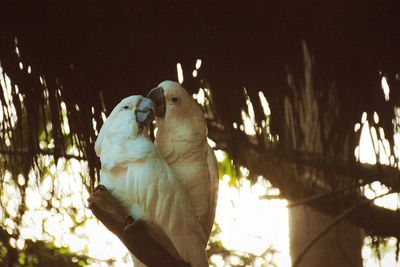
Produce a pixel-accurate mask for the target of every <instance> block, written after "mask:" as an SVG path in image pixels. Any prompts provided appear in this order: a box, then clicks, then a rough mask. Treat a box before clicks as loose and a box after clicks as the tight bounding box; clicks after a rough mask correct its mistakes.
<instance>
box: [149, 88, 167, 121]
mask: <svg viewBox="0 0 400 267" xmlns="http://www.w3.org/2000/svg"><path fill="white" fill-rule="evenodd" d="M147 97H148V98H150V99H151V100H153V101H154V103H155V105H156V112H155V113H156V114H155V115H156V116H157V117H163V116H164V115H165V111H166V110H165V109H166V107H165V96H164V88H162V87H156V88H153V89H151V90H150V92H149V93H148V94H147Z"/></svg>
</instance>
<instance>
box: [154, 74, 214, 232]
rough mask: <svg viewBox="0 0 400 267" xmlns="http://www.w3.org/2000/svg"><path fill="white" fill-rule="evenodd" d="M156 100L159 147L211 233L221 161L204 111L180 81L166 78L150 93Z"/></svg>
mask: <svg viewBox="0 0 400 267" xmlns="http://www.w3.org/2000/svg"><path fill="white" fill-rule="evenodd" d="M147 96H148V97H149V98H150V99H152V100H153V101H154V102H155V104H156V114H155V115H156V126H157V134H156V138H155V144H156V147H157V148H158V149H159V150H160V152H161V154H162V155H163V157H164V159H165V160H166V161H167V163H168V164H169V166H170V167H171V169H172V171H173V173H174V174H175V176H176V177H177V178H178V179H179V180H180V181H181V183H182V185H183V187H184V188H185V190H186V192H187V194H188V196H189V199H190V203H191V205H192V207H193V209H194V212H195V213H196V216H197V217H198V219H199V220H200V223H201V226H202V227H203V230H204V233H205V234H206V236H207V238H209V237H210V234H211V230H212V226H213V223H214V218H215V209H216V204H217V196H218V182H219V180H218V165H217V160H216V158H215V155H214V151H213V149H212V148H211V147H210V146H209V145H208V142H207V124H206V120H205V117H204V114H203V111H202V109H201V107H200V106H199V104H198V103H197V102H195V100H194V99H193V98H192V96H191V95H190V94H189V93H188V92H187V91H186V90H185V89H184V88H183V87H182V86H181V85H180V84H179V83H177V82H173V81H163V82H162V83H160V84H159V85H158V87H156V88H154V89H152V90H151V91H150V92H149V93H148V95H147Z"/></svg>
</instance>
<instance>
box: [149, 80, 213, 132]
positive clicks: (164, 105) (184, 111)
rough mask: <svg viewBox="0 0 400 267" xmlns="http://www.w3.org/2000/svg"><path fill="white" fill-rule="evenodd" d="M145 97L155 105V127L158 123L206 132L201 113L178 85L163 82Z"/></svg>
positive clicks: (194, 102)
mask: <svg viewBox="0 0 400 267" xmlns="http://www.w3.org/2000/svg"><path fill="white" fill-rule="evenodd" d="M147 97H148V98H150V99H151V100H153V101H154V103H155V105H156V113H155V115H156V118H157V126H158V124H159V123H160V124H164V126H165V127H168V128H174V127H179V128H185V125H186V126H188V127H186V128H187V129H193V130H195V131H198V132H205V131H206V128H205V123H204V115H203V111H202V110H201V108H200V106H199V105H198V104H197V102H196V101H195V100H194V99H193V97H192V96H191V95H190V94H189V93H188V92H187V91H186V90H185V88H183V87H182V86H181V85H180V84H179V83H177V82H173V81H163V82H161V83H160V84H159V85H158V86H157V87H156V88H154V89H152V90H151V91H150V92H149V93H148V94H147ZM164 122H165V123H164ZM196 124H198V127H196ZM189 126H190V127H189ZM204 130H205V131H204Z"/></svg>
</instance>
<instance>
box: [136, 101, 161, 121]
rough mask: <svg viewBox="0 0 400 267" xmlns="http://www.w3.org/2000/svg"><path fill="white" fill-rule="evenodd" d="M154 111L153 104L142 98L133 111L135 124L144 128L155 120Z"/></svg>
mask: <svg viewBox="0 0 400 267" xmlns="http://www.w3.org/2000/svg"><path fill="white" fill-rule="evenodd" d="M155 110H156V107H155V104H154V102H153V101H152V100H151V99H149V98H145V97H143V99H142V100H141V101H140V102H139V104H138V105H137V107H136V110H135V116H136V122H137V123H138V124H139V126H146V125H148V124H149V123H150V122H152V121H153V120H154V118H155V116H154V114H155Z"/></svg>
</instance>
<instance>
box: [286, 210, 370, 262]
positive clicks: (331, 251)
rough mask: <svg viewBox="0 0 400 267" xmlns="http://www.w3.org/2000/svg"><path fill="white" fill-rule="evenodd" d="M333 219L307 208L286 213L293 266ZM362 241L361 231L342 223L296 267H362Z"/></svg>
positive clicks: (322, 237) (324, 237)
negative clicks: (287, 215) (287, 214)
mask: <svg viewBox="0 0 400 267" xmlns="http://www.w3.org/2000/svg"><path fill="white" fill-rule="evenodd" d="M332 220H334V217H332V216H330V215H327V214H325V213H321V212H319V211H317V210H315V209H312V208H310V207H309V206H306V205H303V206H297V207H293V208H291V209H290V210H289V232H290V256H291V259H292V264H293V263H294V261H295V260H296V259H297V257H298V256H299V255H300V254H301V253H302V252H303V250H304V249H305V248H306V246H307V245H308V244H309V242H310V241H311V240H312V239H313V238H314V237H315V236H316V235H317V234H318V233H319V232H320V231H321V230H323V229H324V228H325V227H326V226H327V225H329V224H330V223H331V222H332ZM362 241H363V239H362V232H361V230H360V229H359V228H357V227H356V226H354V225H353V224H351V223H350V222H348V221H345V220H342V221H340V222H339V223H338V224H337V225H335V226H334V227H333V228H332V229H330V231H329V232H328V233H326V234H325V235H323V236H321V237H320V239H318V240H317V241H316V242H315V243H314V244H313V246H312V247H311V248H310V249H309V250H308V251H307V252H306V254H305V255H304V257H303V258H302V261H301V262H300V264H299V265H298V267H319V266H323V267H338V266H341V267H346V266H348V267H361V266H362V257H361V248H362V244H363V242H362Z"/></svg>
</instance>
